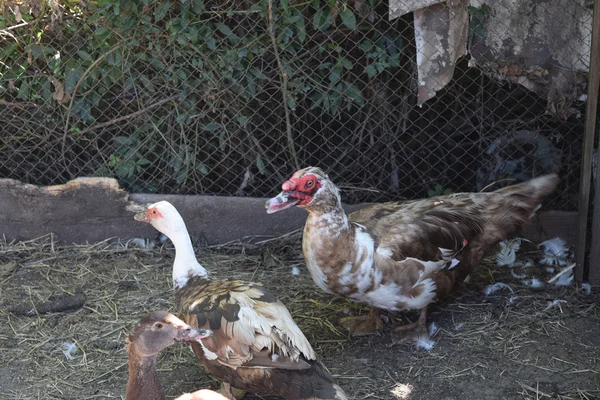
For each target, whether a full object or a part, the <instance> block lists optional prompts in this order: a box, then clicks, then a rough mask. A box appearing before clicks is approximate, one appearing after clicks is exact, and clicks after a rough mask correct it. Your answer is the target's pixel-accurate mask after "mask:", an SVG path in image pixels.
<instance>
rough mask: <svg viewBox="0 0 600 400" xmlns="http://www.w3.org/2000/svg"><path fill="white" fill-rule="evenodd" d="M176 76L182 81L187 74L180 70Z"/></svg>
mask: <svg viewBox="0 0 600 400" xmlns="http://www.w3.org/2000/svg"><path fill="white" fill-rule="evenodd" d="M177 76H178V77H180V78H181V79H182V80H186V79H187V73H186V72H185V70H183V69H180V70H179V71H177Z"/></svg>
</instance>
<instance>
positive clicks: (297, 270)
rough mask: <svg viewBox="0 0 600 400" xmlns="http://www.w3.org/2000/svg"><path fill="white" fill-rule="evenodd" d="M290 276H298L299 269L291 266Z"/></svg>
mask: <svg viewBox="0 0 600 400" xmlns="http://www.w3.org/2000/svg"><path fill="white" fill-rule="evenodd" d="M292 275H294V276H298V275H300V268H298V267H297V266H295V265H293V266H292Z"/></svg>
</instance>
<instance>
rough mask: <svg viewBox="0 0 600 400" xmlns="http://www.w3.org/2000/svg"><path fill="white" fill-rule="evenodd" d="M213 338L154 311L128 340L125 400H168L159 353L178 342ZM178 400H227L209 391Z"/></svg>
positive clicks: (195, 393) (178, 398) (202, 331)
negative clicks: (160, 374)
mask: <svg viewBox="0 0 600 400" xmlns="http://www.w3.org/2000/svg"><path fill="white" fill-rule="evenodd" d="M210 335H211V332H210V331H207V330H202V329H193V328H192V327H191V326H189V325H188V324H186V323H185V322H183V321H182V320H180V319H179V318H177V317H175V316H174V315H173V314H170V313H168V312H165V311H154V312H152V313H150V314H149V315H147V316H146V317H144V318H143V319H142V320H141V321H140V322H139V324H138V325H137V326H136V327H135V328H134V329H133V331H132V332H131V334H130V335H129V336H128V338H127V339H126V348H127V353H128V355H129V379H128V381H127V389H126V390H125V400H165V394H164V392H163V389H162V386H161V384H160V380H159V379H158V374H157V373H156V357H157V355H158V353H160V352H161V351H162V350H164V349H166V348H167V347H169V346H171V345H172V344H174V343H175V342H181V341H187V342H189V341H198V340H201V339H203V338H206V337H208V336H210ZM176 400H226V398H225V397H223V396H222V395H220V394H219V393H217V392H214V391H212V390H208V389H202V390H198V391H196V392H193V393H185V394H182V395H181V396H179V397H177V399H176Z"/></svg>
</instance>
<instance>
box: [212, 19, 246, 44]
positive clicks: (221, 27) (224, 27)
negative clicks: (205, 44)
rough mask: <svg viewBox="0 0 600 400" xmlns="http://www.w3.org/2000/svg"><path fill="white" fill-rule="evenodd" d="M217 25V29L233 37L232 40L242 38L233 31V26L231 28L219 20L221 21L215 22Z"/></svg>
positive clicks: (230, 37) (228, 36)
mask: <svg viewBox="0 0 600 400" xmlns="http://www.w3.org/2000/svg"><path fill="white" fill-rule="evenodd" d="M215 26H216V27H217V30H218V31H219V32H221V33H222V34H223V35H225V36H227V38H228V39H232V40H239V39H240V38H239V37H238V36H237V35H236V34H235V33H233V31H232V30H231V28H229V27H228V26H227V25H225V24H223V23H220V22H219V23H217V24H215Z"/></svg>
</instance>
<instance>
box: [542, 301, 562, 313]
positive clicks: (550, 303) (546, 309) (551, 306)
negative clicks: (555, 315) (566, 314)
mask: <svg viewBox="0 0 600 400" xmlns="http://www.w3.org/2000/svg"><path fill="white" fill-rule="evenodd" d="M566 302H567V301H566V300H558V299H557V300H554V301H549V302H548V305H547V306H546V308H544V310H543V311H542V312H544V311H548V310H549V309H551V308H553V307H556V306H558V308H560V312H562V308H561V306H560V304H561V303H566Z"/></svg>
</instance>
